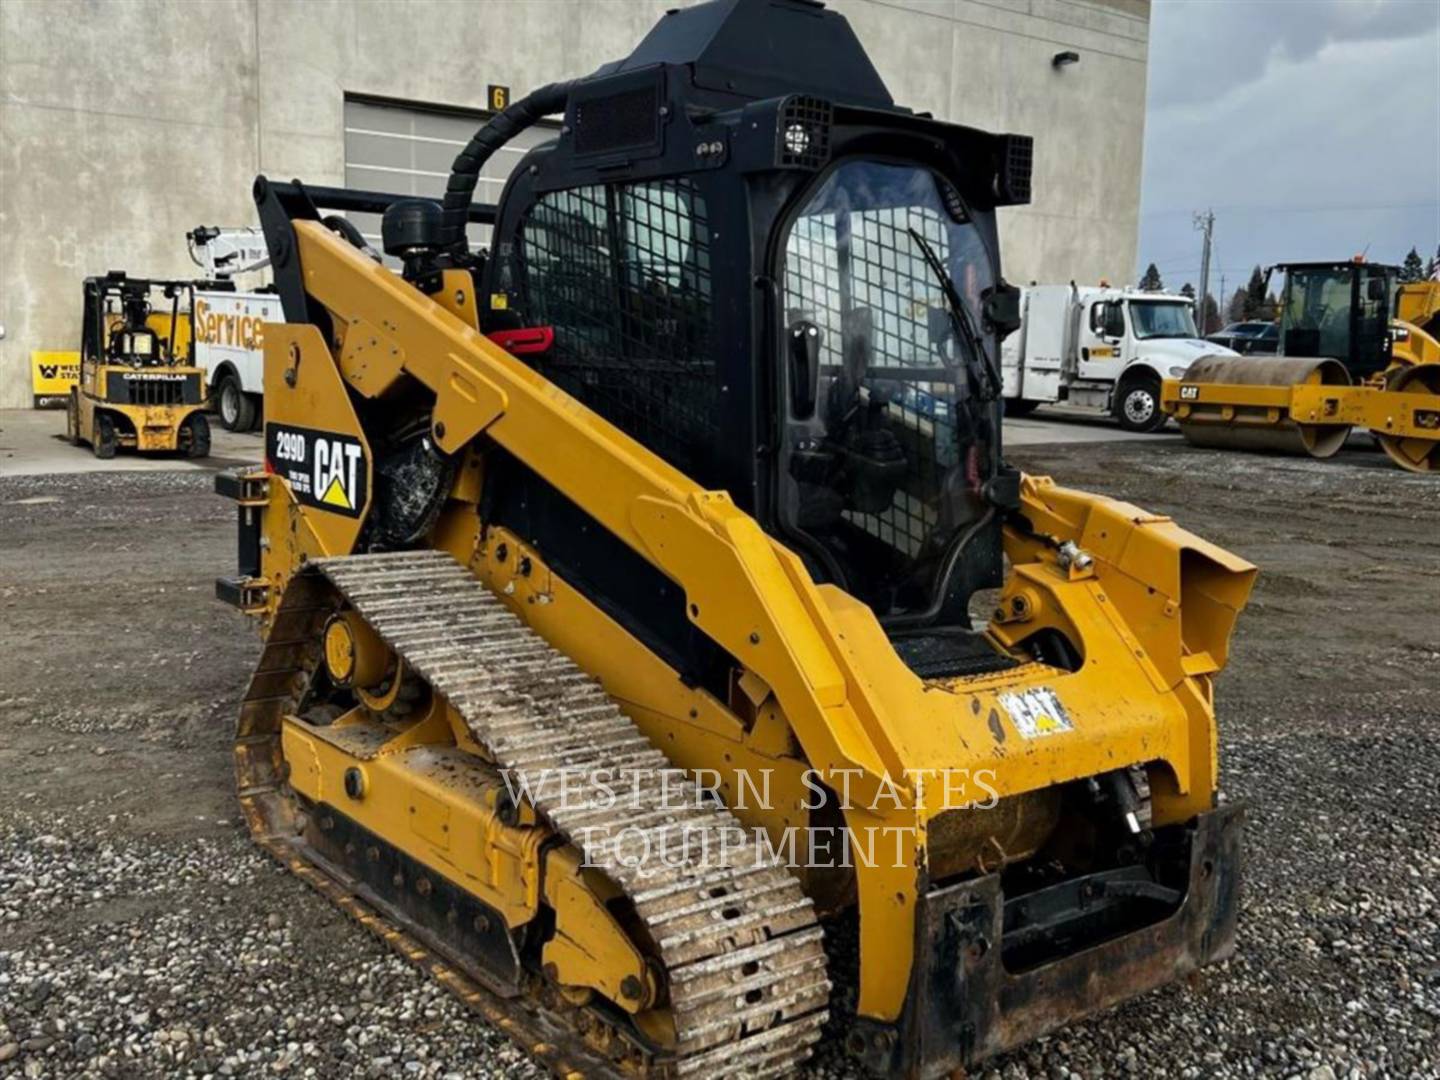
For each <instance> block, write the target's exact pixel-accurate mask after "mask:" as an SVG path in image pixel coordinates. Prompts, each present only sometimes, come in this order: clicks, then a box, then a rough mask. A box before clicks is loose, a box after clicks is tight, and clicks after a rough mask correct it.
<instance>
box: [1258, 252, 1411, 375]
mask: <svg viewBox="0 0 1440 1080" xmlns="http://www.w3.org/2000/svg"><path fill="white" fill-rule="evenodd" d="M1275 270H1279V271H1281V272H1282V273H1284V275H1285V288H1284V291H1283V293H1282V295H1281V303H1280V353H1281V355H1283V356H1314V357H1328V358H1329V359H1332V360H1339V361H1340V362H1341V363H1342V364H1344V365H1345V368H1346V370H1347V371H1349V373H1350V377H1351V379H1353V380H1354V381H1356V382H1363V381H1364V380H1365V379H1368V378H1369V377H1370V376H1372V375H1375V374H1378V373H1379V372H1382V371H1384V370H1385V369H1386V368H1387V367H1389V365H1390V345H1391V341H1390V312H1391V304H1392V297H1393V296H1394V294H1395V285H1396V281H1397V279H1398V276H1399V268H1398V267H1394V266H1380V265H1377V264H1375V263H1365V262H1358V261H1352V262H1345V263H1284V264H1280V265H1278V266H1275V267H1272V268H1271V272H1272V273H1273V272H1274V271H1275Z"/></svg>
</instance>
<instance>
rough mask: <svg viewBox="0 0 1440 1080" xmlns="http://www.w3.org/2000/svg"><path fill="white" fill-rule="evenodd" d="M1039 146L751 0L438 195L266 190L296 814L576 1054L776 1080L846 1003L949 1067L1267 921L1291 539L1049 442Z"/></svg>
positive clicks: (272, 533) (300, 826)
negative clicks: (1255, 603)
mask: <svg viewBox="0 0 1440 1080" xmlns="http://www.w3.org/2000/svg"><path fill="white" fill-rule="evenodd" d="M551 115H554V116H556V117H559V118H561V126H559V127H558V128H557V129H556V134H555V137H554V139H552V140H551V141H550V142H548V143H546V144H544V145H542V146H540V147H537V148H535V149H533V150H531V151H529V152H528V153H527V154H526V155H525V156H524V157H523V158H522V159H521V160H520V161H519V163H518V165H517V166H516V168H515V169H514V171H513V172H512V174H511V175H510V177H509V180H508V182H507V184H506V186H505V189H504V193H503V196H502V198H501V200H500V202H499V204H498V205H495V206H482V205H478V204H473V203H472V202H471V196H472V193H473V192H474V189H475V185H476V179H477V176H478V175H479V172H480V170H481V168H482V166H483V164H484V162H485V161H486V160H487V159H489V158H490V157H491V156H492V155H493V154H494V153H496V152H497V151H498V150H499V149H500V148H501V147H503V146H504V144H505V142H506V140H507V139H509V138H511V137H512V136H514V135H515V134H516V133H517V132H519V131H521V130H523V129H524V128H526V127H527V126H529V125H531V124H533V123H535V122H536V121H537V120H539V119H540V118H542V117H545V116H551ZM1031 159H1032V145H1031V141H1030V140H1029V139H1028V138H1026V137H1022V136H1015V135H991V134H987V133H984V132H981V131H976V130H973V129H969V128H963V127H957V126H953V125H950V124H946V123H941V122H939V121H936V120H933V119H931V118H929V117H926V116H922V115H918V114H916V113H913V112H910V111H909V110H906V109H903V108H901V107H899V106H897V105H896V104H895V103H894V102H893V101H892V100H891V98H890V95H889V93H888V92H887V91H886V89H885V86H884V84H883V83H882V82H881V80H880V78H879V77H878V75H877V74H876V72H875V70H874V68H873V67H872V66H871V64H870V62H869V59H868V58H867V57H866V55H865V52H864V50H863V49H862V48H861V46H860V44H859V42H858V41H857V40H856V38H855V36H854V34H853V33H852V31H851V29H850V27H849V25H848V24H847V23H846V21H845V20H844V19H843V18H841V17H840V16H838V15H836V14H833V13H831V12H828V11H826V10H824V8H823V7H821V6H820V5H818V4H814V3H810V2H802V0H764V2H761V0H721V2H718V3H711V4H704V5H699V6H695V7H690V8H685V9H683V10H679V11H675V12H672V13H670V14H667V15H666V16H665V17H663V18H662V19H661V20H660V22H659V23H658V24H657V25H656V27H655V28H654V30H652V31H651V33H650V34H649V35H648V36H647V37H646V38H645V39H644V40H643V41H642V42H641V43H640V45H639V46H638V47H637V48H636V49H635V51H634V52H633V53H632V54H631V55H630V56H629V57H628V58H627V59H625V60H622V61H620V62H618V63H614V64H611V65H607V66H606V67H604V68H602V69H600V70H599V71H597V72H596V73H594V74H593V75H591V76H589V77H586V78H582V79H578V80H576V81H573V82H568V83H563V84H555V85H550V86H546V87H544V88H542V89H539V90H536V91H535V92H533V93H531V94H529V95H528V96H526V97H524V98H523V99H521V100H518V101H516V102H514V103H513V104H512V105H510V106H509V107H508V108H506V109H505V110H504V111H502V112H500V113H499V114H498V115H496V116H495V117H493V118H492V119H490V120H489V121H488V122H487V123H486V124H485V125H484V126H483V127H481V128H480V130H479V131H478V132H477V133H476V135H475V137H474V139H473V140H472V141H471V142H470V144H469V145H468V146H467V147H466V148H465V150H464V151H463V152H462V153H461V154H460V156H459V157H458V158H457V160H456V162H455V167H454V171H453V172H452V174H451V176H450V179H449V185H448V190H447V193H446V196H445V199H444V203H443V206H442V205H441V204H439V203H434V202H428V201H425V200H417V199H413V198H409V197H399V196H387V195H381V194H374V193H357V192H347V191H342V190H334V189H322V188H310V187H306V186H304V185H302V184H300V183H298V182H295V183H289V184H285V183H274V182H270V181H268V180H266V179H265V178H263V177H262V178H260V179H259V180H257V181H256V185H255V195H256V200H257V203H258V206H259V214H260V221H261V223H262V225H263V227H264V229H265V232H266V240H267V245H268V249H269V251H270V253H271V256H272V260H273V269H274V274H275V284H276V287H277V289H278V292H279V295H280V297H281V300H282V302H283V305H284V311H285V320H286V321H285V322H284V323H282V324H274V325H267V326H266V327H265V406H266V417H265V420H266V422H265V463H264V468H263V470H262V469H256V470H250V471H241V472H234V473H229V474H225V475H223V476H222V477H221V478H220V479H219V480H218V481H217V488H218V490H220V492H221V493H222V494H225V495H227V496H229V497H231V498H234V499H235V500H236V501H237V502H238V503H239V512H240V570H239V573H238V574H236V575H234V576H231V577H226V578H223V579H221V580H220V581H219V582H217V592H218V593H219V595H220V596H221V598H222V599H225V600H228V601H229V602H231V603H233V604H235V605H237V606H238V607H240V608H241V609H243V610H244V611H246V612H248V613H250V614H252V615H255V616H257V617H258V619H259V622H260V625H261V629H262V634H263V635H264V642H265V644H264V649H263V651H262V654H261V658H260V661H259V664H258V666H257V668H256V671H255V675H254V677H253V679H252V681H251V683H250V686H249V689H248V691H247V693H246V694H245V698H244V702H243V705H242V707H241V713H240V720H239V729H238V737H237V739H236V745H235V756H236V772H237V777H238V783H239V789H240V799H241V803H242V806H243V810H244V814H245V817H246V819H247V820H248V822H249V825H250V828H251V829H252V831H253V833H254V835H255V838H256V839H257V841H258V842H259V843H260V844H261V845H263V846H264V847H265V848H266V849H267V850H268V851H270V852H272V853H273V854H274V855H275V857H276V858H278V859H280V860H281V861H283V862H284V863H285V864H286V865H288V866H290V867H291V868H293V870H294V871H295V873H297V874H298V875H300V876H301V877H303V878H304V879H305V880H307V881H308V882H310V883H311V884H313V885H314V886H315V887H316V888H317V889H319V890H321V891H322V892H324V893H325V894H326V895H328V896H329V897H330V898H331V899H332V900H333V901H334V902H335V903H337V904H338V905H340V906H341V907H342V908H344V909H345V910H346V911H348V912H350V913H351V914H353V915H354V916H355V917H356V918H357V919H358V920H359V921H361V922H362V923H363V924H365V925H366V926H368V927H369V928H371V929H372V930H374V931H375V932H376V933H378V934H380V935H382V936H383V937H384V938H385V940H386V941H388V942H389V943H391V944H392V945H393V946H394V947H395V948H397V949H398V950H400V951H401V952H402V953H403V954H404V955H406V956H407V957H409V958H410V959H412V960H413V961H415V962H416V963H417V964H419V965H420V966H421V967H423V968H424V969H425V970H426V971H428V972H430V973H431V974H433V975H434V976H435V977H436V978H438V979H439V980H441V981H442V982H443V983H444V984H445V985H446V986H447V987H449V988H450V989H451V990H452V991H453V992H455V993H456V994H457V995H459V996H460V997H461V998H462V999H463V1000H464V1001H466V1002H467V1003H469V1004H470V1005H471V1006H472V1007H473V1008H475V1009H476V1010H477V1011H478V1012H480V1013H481V1014H483V1015H484V1016H486V1017H488V1018H489V1019H490V1020H491V1021H492V1022H493V1023H495V1024H497V1025H498V1026H500V1027H501V1028H502V1029H503V1030H506V1031H508V1032H509V1033H510V1034H511V1035H513V1036H514V1037H515V1038H516V1039H517V1040H518V1041H519V1042H520V1043H521V1044H522V1045H524V1046H525V1047H526V1048H527V1050H528V1051H529V1052H531V1053H532V1054H534V1055H535V1056H536V1057H537V1058H539V1059H540V1060H542V1061H543V1062H545V1063H546V1064H547V1065H548V1066H549V1067H550V1068H551V1069H553V1070H554V1071H555V1072H557V1073H559V1074H561V1075H570V1076H573V1075H577V1074H578V1075H586V1076H603V1077H614V1076H642V1075H643V1076H666V1077H673V1076H682V1077H684V1076H697V1077H698V1076H735V1077H766V1076H781V1075H785V1074H787V1073H789V1072H791V1071H793V1070H794V1069H796V1068H797V1067H798V1066H799V1065H800V1064H801V1063H802V1062H803V1061H804V1060H805V1059H806V1058H807V1056H808V1055H809V1053H810V1051H811V1048H812V1047H813V1045H814V1044H815V1043H816V1041H817V1040H818V1039H819V1038H821V1036H822V1029H823V1028H824V1026H825V1021H826V1018H827V1016H828V1015H829V1014H830V1012H831V1010H832V1008H833V1009H836V1010H841V1012H837V1023H836V1024H834V1025H833V1026H832V1027H831V1028H830V1029H829V1030H831V1031H832V1033H834V1035H835V1036H836V1037H838V1038H842V1039H844V1040H845V1043H846V1045H847V1047H848V1049H849V1050H850V1052H852V1053H853V1054H854V1055H856V1056H857V1057H858V1058H860V1059H861V1060H862V1061H863V1062H864V1063H865V1064H866V1065H868V1066H869V1067H870V1068H871V1069H873V1070H874V1071H875V1072H876V1073H877V1074H880V1075H893V1076H911V1077H936V1076H944V1075H949V1074H951V1073H952V1072H954V1071H956V1070H959V1069H963V1068H965V1067H966V1066H968V1065H970V1064H972V1063H974V1062H977V1061H980V1060H982V1059H984V1058H986V1057H989V1056H991V1055H993V1054H995V1053H997V1052H999V1051H1002V1050H1004V1049H1006V1048H1007V1047H1011V1046H1014V1045H1017V1044H1019V1043H1022V1042H1025V1041H1026V1040H1029V1039H1032V1038H1034V1037H1036V1036H1038V1035H1041V1034H1043V1033H1045V1032H1047V1031H1050V1030H1052V1029H1053V1028H1055V1027H1057V1026H1058V1025H1061V1024H1064V1023H1066V1022H1067V1021H1069V1020H1071V1019H1073V1018H1075V1017H1078V1016H1081V1015H1084V1014H1086V1013H1089V1012H1092V1011H1094V1010H1097V1009H1102V1008H1105V1007H1107V1006H1110V1005H1113V1004H1115V1003H1117V1002H1119V1001H1122V1000H1124V999H1126V998H1129V997H1131V996H1133V995H1135V994H1139V993H1142V992H1144V991H1147V990H1149V989H1152V988H1154V987H1157V986H1160V985H1162V984H1164V983H1167V982H1170V981H1171V980H1174V979H1177V978H1181V977H1183V976H1185V975H1186V974H1187V973H1190V972H1193V971H1194V970H1196V969H1197V968H1199V967H1200V966H1201V965H1204V964H1207V963H1210V962H1212V961H1215V960H1217V959H1220V958H1223V957H1225V956H1227V955H1229V954H1230V953H1231V951H1232V950H1233V949H1234V943H1235V921H1236V913H1237V904H1238V890H1239V875H1240V835H1241V827H1242V824H1241V823H1242V810H1241V808H1240V807H1239V806H1238V804H1233V803H1227V802H1225V801H1224V800H1223V799H1221V798H1220V796H1219V789H1218V782H1217V763H1216V745H1217V743H1216V727H1215V707H1214V680H1215V678H1216V676H1217V674H1218V673H1219V672H1220V670H1221V669H1222V668H1223V667H1224V665H1225V663H1226V659H1227V652H1228V647H1229V641H1230V635H1231V630H1232V627H1233V625H1234V623H1235V620H1236V617H1237V615H1238V613H1239V612H1240V611H1241V609H1242V608H1243V606H1244V604H1245V602H1246V600H1247V598H1248V595H1249V592H1250V589H1251V586H1252V583H1253V578H1254V574H1255V570H1254V568H1253V567H1252V566H1250V565H1249V564H1247V563H1246V562H1244V561H1242V560H1240V559H1237V558H1235V557H1234V556H1232V555H1230V554H1227V553H1226V552H1224V551H1222V550H1220V549H1218V548H1216V547H1213V546H1212V545H1210V544H1208V543H1206V542H1205V541H1203V540H1200V539H1198V538H1197V537H1195V536H1193V535H1191V534H1190V533H1188V532H1186V531H1184V530H1183V529H1181V528H1179V527H1178V526H1176V525H1175V524H1174V523H1173V522H1172V521H1170V520H1169V519H1167V518H1165V517H1161V516H1157V515H1153V514H1149V513H1146V512H1144V511H1143V510H1140V509H1137V508H1136V507H1134V506H1130V505H1126V504H1124V503H1118V502H1114V501H1112V500H1110V499H1106V498H1101V497H1098V496H1094V495H1088V494H1085V493H1083V492H1079V491H1072V490H1068V489H1065V488H1062V487H1058V486H1056V485H1055V484H1053V483H1052V482H1050V481H1049V480H1047V479H1044V478H1041V477H1028V476H1022V475H1021V474H1020V473H1018V472H1017V471H1016V470H1014V469H1013V468H1011V467H1009V466H1008V465H1006V463H1005V461H1004V459H1003V457H1002V455H1001V447H1000V433H1001V427H1000V397H999V395H1000V390H1001V383H1000V379H999V377H998V375H997V370H996V364H997V357H998V351H999V343H1000V339H1001V338H1002V336H1003V335H1004V334H1005V333H1007V332H1009V331H1012V330H1013V329H1014V328H1015V326H1016V323H1017V312H1018V302H1017V290H1015V289H1014V288H1013V287H1012V286H1010V285H1008V284H1006V282H1005V281H1004V279H1003V278H1002V277H1001V272H1000V263H999V256H998V251H997V248H998V244H997V233H996V224H995V211H996V208H997V207H999V206H1005V205H1013V204H1017V203H1023V202H1026V201H1027V199H1028V196H1029V181H1030V164H1031ZM330 211H365V212H372V213H373V212H382V213H383V223H382V233H383V238H384V247H385V249H386V251H387V252H388V253H389V254H391V255H392V256H394V257H396V258H397V259H398V260H400V262H401V263H402V264H403V271H402V272H399V273H397V272H395V271H392V270H391V269H388V268H386V267H385V266H383V265H381V263H380V262H379V261H378V260H377V257H375V254H374V253H373V252H371V251H370V250H369V249H368V248H367V247H366V246H365V243H364V239H363V237H361V236H360V235H359V233H358V231H357V230H356V229H355V228H354V226H352V225H351V224H350V223H349V222H348V221H346V220H345V219H344V218H342V217H338V216H333V215H332V214H330V213H328V212H330ZM472 220H474V221H482V222H489V223H490V224H491V225H492V227H493V230H494V231H493V239H492V243H491V246H490V248H489V250H488V252H485V253H476V252H472V251H471V250H470V249H469V247H468V245H467V242H466V238H465V229H466V226H467V222H468V221H472ZM977 613H978V619H977V618H976V614H977ZM827 934H833V935H836V936H837V940H839V939H840V938H842V937H845V936H846V935H852V934H853V935H857V938H856V946H857V947H856V950H855V951H856V952H858V966H857V965H856V964H855V963H853V962H848V961H847V957H849V956H853V955H854V953H853V952H850V951H849V950H844V949H841V950H838V953H837V956H836V957H830V956H827V952H826V949H825V947H824V946H825V937H826V935H827ZM832 1001H833V1002H834V1004H833V1005H832ZM852 1011H853V1016H852V1015H851V1012H852ZM842 1015H843V1019H842Z"/></svg>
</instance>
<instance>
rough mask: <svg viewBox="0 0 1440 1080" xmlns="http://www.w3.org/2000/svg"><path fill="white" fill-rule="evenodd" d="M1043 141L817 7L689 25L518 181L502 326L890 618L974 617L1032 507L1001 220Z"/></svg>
mask: <svg viewBox="0 0 1440 1080" xmlns="http://www.w3.org/2000/svg"><path fill="white" fill-rule="evenodd" d="M752 23H754V24H755V25H751V24H752ZM757 41H761V42H764V43H765V48H766V49H767V50H768V52H769V53H770V54H773V56H771V60H772V61H773V62H772V63H769V64H760V65H758V66H757V64H756V62H755V61H756V44H755V43H756V42H757ZM820 46H823V48H822V47H820ZM1030 147H1031V144H1030V140H1029V139H1028V138H1026V137H1023V136H996V135H990V134H987V133H984V132H980V131H976V130H973V129H969V128H963V127H958V126H955V125H951V124H945V123H941V122H938V121H935V120H933V119H930V118H929V117H924V116H918V115H916V114H914V113H911V112H910V111H908V110H905V109H902V108H899V107H897V106H896V105H895V104H894V102H893V100H892V99H891V98H890V95H889V92H888V91H887V90H886V88H885V86H884V84H883V83H882V82H881V80H880V78H879V76H878V74H876V72H875V70H874V68H873V66H872V65H871V63H870V61H869V59H868V57H866V55H865V53H864V51H863V49H862V48H861V47H860V45H859V43H858V41H857V40H856V39H855V38H854V35H853V32H852V31H851V30H850V28H849V26H848V25H847V24H846V23H845V21H844V20H843V19H840V18H839V17H837V16H832V15H831V14H830V13H829V12H824V11H823V9H820V8H818V7H817V6H816V5H812V4H805V3H797V2H777V3H772V4H764V5H761V4H755V3H747V2H739V3H733V4H715V5H701V6H698V7H694V8H686V9H679V10H677V11H676V12H674V13H672V14H669V15H667V16H666V17H665V18H664V19H662V20H661V22H660V23H659V24H658V25H657V27H656V29H655V30H654V31H652V32H651V34H650V36H649V37H648V38H647V39H646V40H645V41H644V42H642V43H641V45H640V46H639V47H638V48H637V49H636V51H635V53H634V54H632V56H631V57H630V58H629V59H627V60H626V61H623V62H621V63H619V64H617V65H612V67H611V68H610V69H608V70H605V71H602V72H601V73H597V75H595V76H592V77H591V78H589V79H586V80H583V81H582V82H581V83H579V84H577V86H576V88H575V89H573V90H572V91H571V92H570V96H569V101H568V104H567V107H566V112H565V122H564V125H563V127H562V129H561V132H560V134H559V135H558V137H557V138H556V139H555V140H554V141H553V142H551V143H548V144H546V145H544V146H541V147H537V148H535V149H534V150H532V151H530V152H529V153H528V154H527V156H526V157H525V158H524V159H522V161H521V162H520V164H519V166H518V167H517V168H516V169H515V170H514V172H513V173H512V174H511V177H510V179H509V181H508V182H507V185H506V188H505V191H504V193H503V195H502V198H501V201H500V204H499V208H498V212H497V221H496V229H495V237H494V244H493V248H492V253H491V259H490V262H489V264H488V266H487V267H486V270H485V278H484V280H483V282H482V286H481V290H480V292H481V295H482V296H488V297H490V298H491V301H492V302H491V310H490V311H489V312H488V313H487V312H482V317H481V321H482V329H485V330H486V331H487V332H491V331H492V330H494V329H502V328H505V327H507V326H513V325H515V324H516V322H519V323H520V324H521V325H523V326H526V327H547V328H549V329H551V330H552V331H553V344H552V345H551V346H550V347H549V348H547V349H546V350H545V351H544V352H543V353H539V354H535V355H532V356H528V357H527V358H526V359H527V360H528V361H529V362H530V363H532V364H533V366H534V367H535V368H536V369H537V370H538V371H539V372H540V373H541V374H543V375H544V376H545V377H546V378H547V379H549V380H551V381H552V382H554V383H556V384H557V385H559V386H561V387H562V388H564V389H565V390H566V391H568V392H569V393H571V394H573V395H574V396H575V397H577V398H578V399H579V400H581V401H582V402H584V403H585V404H586V405H587V406H589V407H591V408H592V409H594V410H596V411H597V412H599V413H600V414H601V415H602V416H604V417H605V418H606V419H608V420H610V421H611V422H612V423H614V424H615V425H617V426H618V427H619V428H621V429H622V430H623V431H625V432H626V433H627V434H628V435H630V436H631V437H633V438H635V439H637V440H638V441H639V442H641V443H642V444H644V445H645V446H646V447H648V448H649V449H651V450H653V451H655V452H656V453H658V454H659V455H660V456H662V457H663V458H665V460H667V461H668V462H669V463H670V464H672V465H674V466H675V467H676V468H678V469H680V470H681V471H682V472H684V473H686V474H687V475H689V476H690V477H692V478H693V479H695V480H696V481H698V482H699V483H701V484H703V485H705V486H706V487H709V488H712V489H721V490H724V491H726V492H728V493H729V494H730V496H731V497H732V498H733V500H734V501H735V503H736V504H737V505H738V506H739V507H740V508H741V509H742V510H745V511H746V512H748V513H750V514H752V515H753V516H755V517H756V518H757V520H759V521H760V523H761V524H762V525H763V526H764V527H765V528H766V529H767V531H769V532H770V533H771V534H772V535H775V536H777V537H778V538H780V539H781V540H782V541H784V542H785V543H786V544H787V545H788V546H790V547H791V548H792V549H793V550H795V551H796V552H797V553H798V554H799V555H800V556H801V558H802V559H803V560H804V562H805V564H806V566H807V568H808V569H809V571H810V573H811V574H812V575H813V576H814V577H815V578H816V579H817V580H820V581H825V582H833V583H835V584H838V585H840V586H842V587H843V588H845V589H846V590H847V591H849V592H851V593H852V594H853V595H855V596H857V597H859V598H860V599H862V600H863V601H865V602H866V603H867V604H869V605H870V606H871V607H872V608H873V609H874V610H875V612H876V614H877V615H878V616H879V617H880V618H881V619H882V621H889V622H890V623H891V624H892V625H893V626H894V627H895V628H896V629H897V630H898V629H899V628H901V627H902V626H906V625H912V624H914V625H963V626H965V627H966V628H967V629H968V626H969V618H968V613H967V610H966V606H967V603H968V600H969V597H970V594H971V593H972V592H973V591H974V590H976V589H979V588H984V587H989V586H992V585H997V584H999V582H1000V580H1001V572H1002V565H1001V554H1000V542H1001V536H1000V528H1001V519H1002V518H1003V516H1004V512H1005V509H1006V508H1007V507H1008V506H1010V505H1013V503H1014V501H1015V499H1016V498H1018V474H1015V473H1014V472H1013V471H1011V470H1008V469H1006V468H1005V467H1004V465H1003V462H1002V460H1001V456H1000V445H999V431H1000V425H999V391H1000V384H999V376H998V359H997V358H998V353H999V344H998V339H999V335H1000V331H1001V330H1002V329H1003V328H1013V326H1014V325H1015V324H1016V323H1018V314H1017V311H1018V291H1016V290H1013V289H1011V288H1010V287H1008V286H1006V285H1004V283H1003V280H1002V279H1001V276H1000V267H999V264H998V256H997V254H996V253H997V249H998V243H997V237H996V228H995V208H996V207H997V206H1001V205H1009V204H1013V203H1019V202H1025V201H1028V193H1029V168H1030V152H1031V151H1030ZM497 297H498V298H500V299H499V303H498V304H497V303H496V302H495V299H496V298H497Z"/></svg>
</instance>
